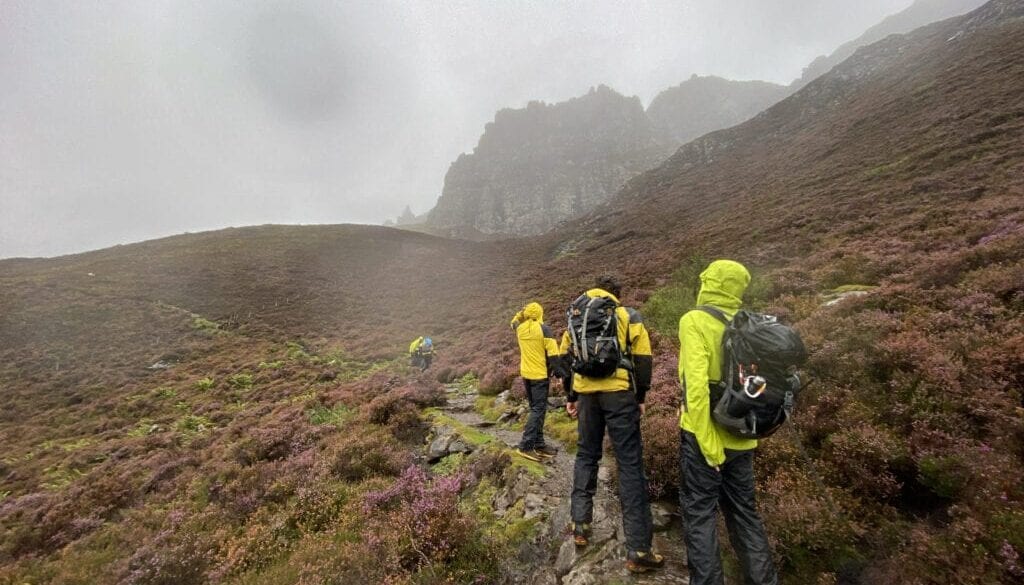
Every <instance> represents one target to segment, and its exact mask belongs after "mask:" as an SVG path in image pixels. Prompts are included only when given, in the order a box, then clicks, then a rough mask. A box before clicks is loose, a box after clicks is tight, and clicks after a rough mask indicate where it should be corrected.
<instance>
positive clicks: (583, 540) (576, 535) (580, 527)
mask: <svg viewBox="0 0 1024 585" xmlns="http://www.w3.org/2000/svg"><path fill="white" fill-rule="evenodd" d="M572 541H573V542H574V543H575V544H576V546H587V545H588V544H590V524H577V523H575V522H573V523H572Z"/></svg>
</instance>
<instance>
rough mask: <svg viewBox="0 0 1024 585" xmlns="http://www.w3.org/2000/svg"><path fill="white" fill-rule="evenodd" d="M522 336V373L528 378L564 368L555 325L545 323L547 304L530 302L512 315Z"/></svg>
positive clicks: (517, 333)
mask: <svg viewBox="0 0 1024 585" xmlns="http://www.w3.org/2000/svg"><path fill="white" fill-rule="evenodd" d="M512 328H513V329H515V331H516V338H517V339H518V340H519V374H520V375H521V376H522V377H523V378H525V379H527V380H545V379H547V378H548V377H549V376H550V375H551V373H553V372H554V373H557V372H558V371H560V366H561V358H560V356H559V353H558V344H557V343H555V336H554V334H553V333H552V332H551V328H550V327H548V326H547V325H545V324H544V308H543V307H541V306H540V303H530V304H528V305H526V306H525V307H523V310H522V311H519V312H518V313H516V316H515V317H513V318H512Z"/></svg>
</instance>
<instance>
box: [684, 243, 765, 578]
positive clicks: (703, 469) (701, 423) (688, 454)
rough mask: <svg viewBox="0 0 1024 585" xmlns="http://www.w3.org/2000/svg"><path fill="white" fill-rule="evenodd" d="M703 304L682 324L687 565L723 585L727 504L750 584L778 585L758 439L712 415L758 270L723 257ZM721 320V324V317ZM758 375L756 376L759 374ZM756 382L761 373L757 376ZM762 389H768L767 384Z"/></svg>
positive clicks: (705, 287) (707, 273) (707, 281)
mask: <svg viewBox="0 0 1024 585" xmlns="http://www.w3.org/2000/svg"><path fill="white" fill-rule="evenodd" d="M700 280H701V288H700V293H699V294H698V295H697V305H698V307H697V308H696V309H694V310H692V311H689V312H688V313H686V314H685V315H683V316H682V318H681V319H680V320H679V379H680V382H681V383H682V385H683V401H682V403H683V408H682V413H681V416H680V427H681V431H680V472H681V473H682V478H681V479H682V490H681V491H680V495H679V499H680V504H681V506H682V511H683V524H684V526H685V534H684V536H685V540H686V553H687V564H688V566H689V569H690V583H691V584H692V585H721V584H722V583H723V582H724V581H723V575H722V562H721V556H720V554H721V553H720V551H719V546H718V524H717V510H718V507H719V506H721V508H722V511H723V512H724V514H725V521H726V525H727V527H728V531H729V540H730V542H731V543H732V546H733V548H734V549H735V550H736V554H737V555H738V556H739V560H740V566H741V567H742V570H743V573H744V583H746V584H747V585H775V584H776V583H778V577H777V576H776V573H775V567H774V565H773V563H772V551H771V548H770V547H769V545H768V537H767V535H766V534H765V530H764V525H763V524H762V522H761V518H760V516H759V515H758V513H757V509H756V507H755V505H754V468H753V462H754V454H753V452H754V449H755V448H756V447H757V440H756V439H755V438H746V437H743V436H738V435H736V434H733V433H730V432H729V431H728V430H726V429H725V428H723V427H722V426H721V425H720V424H719V423H718V422H716V420H714V418H713V416H712V413H713V411H714V410H715V406H716V405H715V404H712V401H711V391H712V386H714V385H716V383H718V382H720V381H721V380H722V363H723V359H724V356H723V352H722V349H721V345H722V336H723V334H724V333H725V330H726V325H725V323H723V322H722V320H723V319H724V320H728V319H732V318H733V316H734V315H735V314H736V312H737V311H738V310H739V308H740V306H741V305H742V300H741V299H742V297H743V293H744V292H745V291H746V289H747V285H748V284H749V283H750V273H749V272H747V269H746V268H744V267H743V265H741V264H739V263H737V262H733V261H731V260H716V261H715V262H712V263H711V264H710V265H709V266H708V267H707V269H705V270H704V272H702V273H701V275H700ZM720 317H721V319H720ZM755 373H756V372H755ZM749 378H750V379H751V380H754V379H758V378H759V377H758V376H749ZM760 382H761V387H760V388H759V389H758V390H757V391H758V392H761V391H763V386H764V384H763V380H760Z"/></svg>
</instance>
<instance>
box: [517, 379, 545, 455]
mask: <svg viewBox="0 0 1024 585" xmlns="http://www.w3.org/2000/svg"><path fill="white" fill-rule="evenodd" d="M523 386H525V387H526V400H527V402H528V403H529V405H530V415H529V416H528V417H527V419H526V427H525V428H524V429H523V438H522V439H521V440H520V441H519V448H520V449H521V450H523V451H529V450H531V449H539V448H541V447H543V446H544V417H545V416H546V415H547V413H548V380H547V378H545V379H543V380H527V379H526V378H523Z"/></svg>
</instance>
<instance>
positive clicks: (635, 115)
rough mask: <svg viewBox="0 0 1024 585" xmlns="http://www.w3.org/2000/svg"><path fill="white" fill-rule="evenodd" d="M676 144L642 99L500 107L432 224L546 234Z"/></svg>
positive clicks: (592, 98) (455, 171)
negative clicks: (654, 121)
mask: <svg viewBox="0 0 1024 585" xmlns="http://www.w3.org/2000/svg"><path fill="white" fill-rule="evenodd" d="M675 146H677V143H675V142H674V141H672V140H670V139H669V138H668V137H667V136H665V135H664V134H663V133H661V132H659V131H658V130H657V129H656V128H655V127H654V126H653V125H652V124H651V122H650V120H649V119H648V117H647V115H646V114H645V113H644V109H643V106H642V105H641V103H640V100H639V98H636V97H631V98H630V97H625V96H623V95H620V94H619V93H616V92H615V91H613V90H612V89H610V88H608V87H605V86H600V87H597V88H595V89H592V90H591V91H590V92H589V93H588V94H586V95H584V96H581V97H578V98H574V99H571V100H568V101H566V102H562V103H558V104H545V103H543V102H531V103H530V104H529V105H527V106H526V107H525V108H523V109H505V110H501V111H499V112H498V113H497V114H496V115H495V118H494V121H493V122H491V123H489V124H487V126H486V128H485V129H484V134H483V136H481V138H480V142H479V144H478V145H477V147H476V148H475V149H474V150H473V152H472V153H471V154H463V155H461V156H460V157H459V158H458V159H457V160H456V161H455V162H454V163H452V165H451V167H450V168H449V169H448V174H447V175H446V176H445V183H444V191H443V192H442V194H441V197H440V199H439V200H438V202H437V206H436V207H435V208H434V209H433V210H432V211H431V212H430V214H429V215H428V217H427V225H428V226H429V227H430V228H431V229H433V230H435V231H441V232H445V233H448V234H459V235H465V234H467V233H477V234H479V235H482V236H487V235H493V234H511V235H535V234H540V233H543V232H545V231H547V230H549V229H551V228H552V227H554V226H556V225H558V224H559V223H560V222H562V221H564V220H566V219H570V218H572V217H575V216H576V215H579V214H581V213H584V212H586V211H589V210H591V209H593V208H594V207H595V206H596V205H597V204H599V203H601V202H603V201H605V200H606V199H607V198H608V197H609V196H610V195H611V194H613V193H615V192H616V191H617V190H618V189H619V188H620V187H621V186H622V185H623V184H624V183H625V182H626V181H628V180H629V179H630V178H632V177H633V176H635V175H637V174H639V173H640V172H643V171H645V170H647V169H649V168H652V167H653V166H655V165H656V164H658V163H659V162H661V161H662V160H664V159H665V158H666V157H667V156H668V155H669V154H671V152H672V151H673V150H674V148H675Z"/></svg>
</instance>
